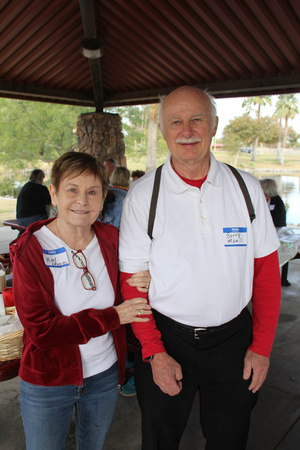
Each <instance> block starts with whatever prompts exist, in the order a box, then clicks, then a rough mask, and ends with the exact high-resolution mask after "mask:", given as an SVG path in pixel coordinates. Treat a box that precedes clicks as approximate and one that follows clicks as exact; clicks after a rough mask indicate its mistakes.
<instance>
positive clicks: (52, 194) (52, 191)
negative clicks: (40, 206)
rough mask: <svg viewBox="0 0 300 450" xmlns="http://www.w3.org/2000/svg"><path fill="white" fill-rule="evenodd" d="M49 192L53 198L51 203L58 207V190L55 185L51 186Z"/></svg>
mask: <svg viewBox="0 0 300 450" xmlns="http://www.w3.org/2000/svg"><path fill="white" fill-rule="evenodd" d="M49 192H50V197H51V203H52V205H53V206H55V207H56V206H57V201H56V190H55V187H54V186H53V184H50V185H49Z"/></svg>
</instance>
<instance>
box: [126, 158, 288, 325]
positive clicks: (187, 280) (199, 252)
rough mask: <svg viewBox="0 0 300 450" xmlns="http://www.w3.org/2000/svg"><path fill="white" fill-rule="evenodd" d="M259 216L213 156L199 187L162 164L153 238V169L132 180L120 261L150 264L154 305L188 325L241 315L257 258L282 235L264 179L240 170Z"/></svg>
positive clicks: (137, 266)
mask: <svg viewBox="0 0 300 450" xmlns="http://www.w3.org/2000/svg"><path fill="white" fill-rule="evenodd" d="M241 173H242V176H243V178H244V180H245V182H246V185H247V187H248V190H249V193H250V197H251V200H252V202H253V206H254V209H255V214H256V219H254V221H253V223H252V224H251V222H250V218H249V213H248V209H247V206H246V203H245V199H244V196H243V193H242V191H241V188H240V186H239V184H238V182H237V180H236V178H235V177H234V175H233V174H232V173H231V171H230V169H229V168H228V167H227V166H226V165H225V164H222V163H220V162H218V161H217V160H216V159H215V157H214V156H213V154H211V155H210V169H209V172H208V175H207V179H206V181H205V182H204V183H203V185H202V187H201V189H200V190H199V189H198V188H196V187H192V186H190V185H188V184H186V183H185V182H184V181H183V180H182V179H181V178H180V177H179V176H178V175H177V174H176V172H175V171H174V170H173V168H172V166H171V159H170V155H169V157H168V159H167V162H166V164H165V165H164V167H163V170H162V177H161V184H160V190H159V196H158V203H157V210H156V217H155V222H154V228H153V240H152V241H151V240H150V238H149V236H148V234H147V229H148V219H149V209H150V201H151V196H152V189H153V181H154V175H155V171H152V172H150V173H149V174H147V175H145V176H144V177H142V178H140V179H139V180H137V181H136V182H135V183H133V185H132V187H131V188H130V190H129V192H128V194H127V196H126V198H125V201H124V205H123V213H122V220H121V227H120V243H119V258H120V259H119V266H120V270H121V271H122V272H127V273H135V272H138V271H140V270H146V269H148V268H149V270H150V273H151V277H152V279H151V284H150V291H149V301H150V304H151V306H152V307H153V308H154V309H156V310H157V311H159V312H160V313H162V314H164V315H166V316H168V317H171V318H172V319H174V320H176V321H178V322H181V323H184V324H187V325H191V326H199V327H201V326H203V327H208V326H218V325H221V324H223V323H226V322H228V321H230V320H231V319H233V318H234V317H236V316H237V315H238V314H239V313H240V312H241V311H242V309H243V308H244V307H245V306H246V305H247V304H248V302H249V300H250V299H251V296H252V284H253V271H254V270H253V269H254V258H261V257H263V256H267V255H269V254H270V253H272V252H274V251H275V250H277V248H278V247H279V245H280V244H279V240H278V237H277V233H276V230H275V227H274V225H273V221H272V218H271V215H270V212H269V210H268V205H267V202H266V200H265V197H264V194H263V192H262V189H261V186H260V183H259V182H258V180H257V179H256V178H255V177H253V176H252V175H250V174H248V173H246V172H241Z"/></svg>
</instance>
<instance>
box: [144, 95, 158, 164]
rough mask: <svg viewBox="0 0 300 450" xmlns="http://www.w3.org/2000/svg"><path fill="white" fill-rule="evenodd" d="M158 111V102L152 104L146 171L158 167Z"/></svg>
mask: <svg viewBox="0 0 300 450" xmlns="http://www.w3.org/2000/svg"><path fill="white" fill-rule="evenodd" d="M157 113H158V103H155V104H154V105H151V106H150V111H149V127H148V144H147V165H146V172H150V170H153V169H155V167H156V147H157Z"/></svg>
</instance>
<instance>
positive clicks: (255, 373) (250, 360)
mask: <svg viewBox="0 0 300 450" xmlns="http://www.w3.org/2000/svg"><path fill="white" fill-rule="evenodd" d="M269 365H270V359H269V358H268V357H267V356H262V355H258V354H257V353H254V352H252V351H251V350H247V353H246V356H245V359H244V373H243V378H244V380H249V378H250V376H251V374H252V381H251V384H250V386H249V391H252V392H253V394H254V393H255V392H257V391H258V390H259V389H260V388H261V386H262V385H263V382H264V381H265V379H266V376H267V373H268V369H269Z"/></svg>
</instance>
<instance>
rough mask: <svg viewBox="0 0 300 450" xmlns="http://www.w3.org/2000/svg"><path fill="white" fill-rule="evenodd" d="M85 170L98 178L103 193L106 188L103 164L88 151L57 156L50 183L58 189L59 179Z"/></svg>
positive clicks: (106, 181) (105, 173) (74, 175)
mask: <svg viewBox="0 0 300 450" xmlns="http://www.w3.org/2000/svg"><path fill="white" fill-rule="evenodd" d="M84 172H87V173H89V174H91V175H94V176H95V177H96V178H99V180H100V181H101V184H102V189H103V194H104V193H105V192H106V191H107V189H108V175H107V170H106V168H105V167H104V165H103V164H102V163H101V162H100V161H98V159H96V158H95V157H94V156H92V155H90V154H89V153H82V152H67V153H64V154H63V155H62V156H61V157H60V158H58V159H57V160H56V161H55V162H54V164H53V166H52V170H51V183H52V185H53V186H54V188H55V190H56V191H58V189H59V185H60V183H61V181H62V180H63V179H64V178H66V177H72V178H74V177H77V176H79V175H81V174H82V173H84Z"/></svg>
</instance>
